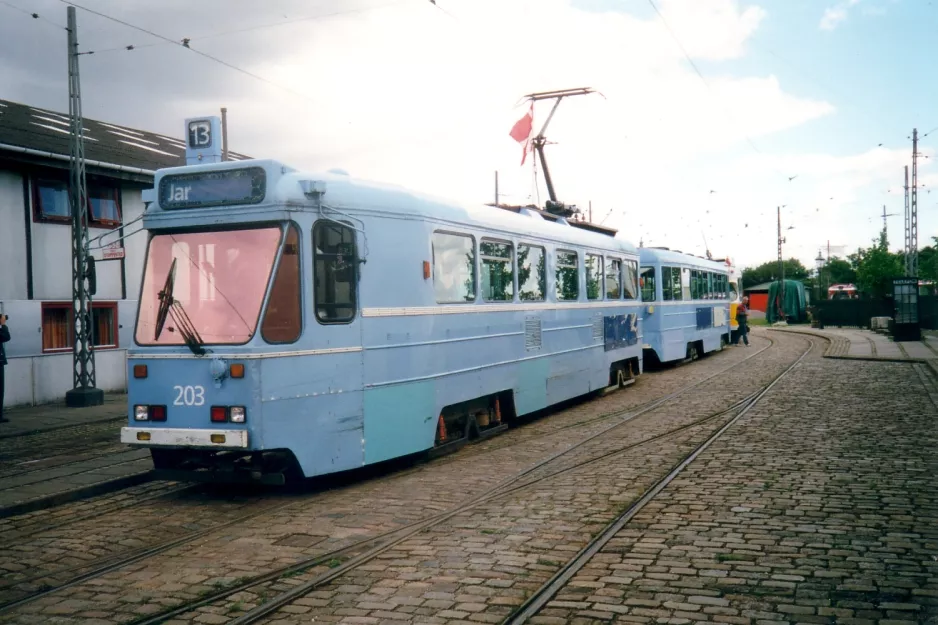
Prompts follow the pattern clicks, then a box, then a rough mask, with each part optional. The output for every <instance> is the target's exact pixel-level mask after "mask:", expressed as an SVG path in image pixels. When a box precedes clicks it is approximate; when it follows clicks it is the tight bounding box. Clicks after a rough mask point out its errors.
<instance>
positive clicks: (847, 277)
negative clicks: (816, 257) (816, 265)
mask: <svg viewBox="0 0 938 625" xmlns="http://www.w3.org/2000/svg"><path fill="white" fill-rule="evenodd" d="M823 275H824V280H823V282H824V284H828V285H831V284H854V283H856V281H857V272H856V269H854V268H853V265H851V264H850V262H849V261H846V260H844V259H843V258H839V257H837V256H834V257H833V258H831V259H830V261H828V262H827V264H825V265H824V269H823Z"/></svg>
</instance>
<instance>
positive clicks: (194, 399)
mask: <svg viewBox="0 0 938 625" xmlns="http://www.w3.org/2000/svg"><path fill="white" fill-rule="evenodd" d="M173 391H174V392H176V400H175V401H174V402H173V405H174V406H202V405H203V404H205V387H204V386H174V387H173Z"/></svg>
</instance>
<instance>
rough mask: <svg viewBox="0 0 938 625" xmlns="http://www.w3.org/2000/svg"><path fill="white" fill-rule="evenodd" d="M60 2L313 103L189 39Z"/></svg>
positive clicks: (73, 3) (71, 2)
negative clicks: (214, 54) (205, 50)
mask: <svg viewBox="0 0 938 625" xmlns="http://www.w3.org/2000/svg"><path fill="white" fill-rule="evenodd" d="M59 2H61V3H62V4H65V5H69V6H73V7H75V8H76V9H81V10H82V11H85V12H87V13H90V14H92V15H97V16H98V17H101V18H104V19H107V20H110V21H112V22H115V23H117V24H121V25H122V26H126V27H127V28H132V29H133V30H137V31H140V32H142V33H145V34H147V35H150V36H151V37H156V38H157V39H161V40H163V41H165V42H166V43H170V44H173V45H176V46H179V47H181V48H185V49H186V50H190V51H191V52H193V53H195V54H197V55H199V56H201V57H204V58H206V59H209V60H211V61H214V62H216V63H218V64H220V65H224V66H225V67H227V68H229V69H232V70H234V71H236V72H239V73H241V74H244V75H245V76H249V77H251V78H253V79H255V80H257V81H260V82H263V83H266V84H268V85H271V86H272V87H276V88H278V89H281V90H283V91H286V92H288V93H291V94H293V95H295V96H297V97H299V98H303V99H304V100H309V101H312V98H311V97H310V96H308V95H306V94H304V93H300V92H299V91H296V90H294V89H291V88H289V87H286V86H284V85H281V84H279V83H276V82H274V81H272V80H269V79H267V78H264V77H263V76H260V75H259V74H255V73H254V72H251V71H249V70H246V69H244V68H241V67H238V66H237V65H234V64H232V63H229V62H228V61H225V60H222V59H220V58H218V57H216V56H213V55H211V54H208V53H207V52H203V51H201V50H198V49H196V48H192V47H191V46H189V41H190V40H189V39H183V40H182V41H176V40H175V39H171V38H169V37H166V36H164V35H161V34H159V33H156V32H153V31H152V30H149V29H146V28H143V27H141V26H137V25H136V24H131V23H130V22H127V21H124V20H122V19H118V18H116V17H113V16H111V15H107V14H106V13H101V12H100V11H95V10H94V9H89V8H88V7H85V6H82V5H80V4H76V3H75V2H73V1H72V0H59ZM80 54H88V53H80Z"/></svg>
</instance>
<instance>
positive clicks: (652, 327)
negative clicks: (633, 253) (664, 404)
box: [640, 248, 730, 363]
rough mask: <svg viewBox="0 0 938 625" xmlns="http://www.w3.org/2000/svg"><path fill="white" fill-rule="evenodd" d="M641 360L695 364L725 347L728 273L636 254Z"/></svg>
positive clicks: (688, 259)
mask: <svg viewBox="0 0 938 625" xmlns="http://www.w3.org/2000/svg"><path fill="white" fill-rule="evenodd" d="M640 256H641V289H642V304H643V306H644V314H643V320H642V329H643V335H644V342H643V346H644V349H645V352H646V354H649V355H650V356H652V357H653V358H654V359H655V360H657V361H658V362H662V363H667V362H674V361H679V360H696V359H697V358H699V357H700V356H703V355H704V354H706V353H709V352H713V351H718V350H721V349H723V347H725V346H726V345H728V344H729V342H730V325H729V323H730V321H729V320H730V287H729V277H730V271H729V268H728V267H727V266H726V264H724V263H719V262H715V261H711V260H707V259H705V258H700V257H697V256H692V255H690V254H683V253H681V252H677V251H671V250H668V249H667V248H641V249H640Z"/></svg>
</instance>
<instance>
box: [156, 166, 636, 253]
mask: <svg viewBox="0 0 938 625" xmlns="http://www.w3.org/2000/svg"><path fill="white" fill-rule="evenodd" d="M252 166H253V167H263V168H264V169H265V171H267V173H268V192H267V197H266V199H265V201H264V202H263V203H262V204H261V205H260V206H266V207H268V208H269V207H272V206H274V205H277V204H279V205H284V204H285V205H288V206H290V207H291V208H293V209H294V210H295V208H296V207H308V208H309V209H310V210H313V209H315V206H316V204H315V203H314V201H313V200H311V199H310V198H308V197H307V196H306V195H305V194H304V192H303V188H302V186H301V183H302V182H304V181H316V182H323V183H325V186H326V192H325V194H324V195H323V196H322V203H323V205H324V206H326V207H333V208H336V209H339V210H342V211H348V212H356V213H361V212H384V213H390V214H398V215H408V216H414V217H421V218H425V219H431V220H434V221H437V222H443V223H449V224H452V227H454V228H458V227H460V226H462V227H467V228H476V229H483V230H485V229H487V230H493V231H495V232H499V231H500V232H501V233H503V234H504V235H506V236H508V235H521V236H524V235H528V236H533V237H536V238H540V239H545V240H549V241H554V242H557V243H560V244H563V243H568V244H570V245H578V246H582V247H590V248H598V249H605V250H616V251H619V252H621V253H624V254H633V255H636V256H637V255H638V248H637V247H636V246H635V245H634V244H633V243H631V242H629V241H628V240H626V239H624V238H620V237H619V236H615V237H612V236H609V235H606V234H599V233H597V232H591V231H589V230H586V229H583V228H577V227H574V226H571V225H569V224H567V223H564V222H562V221H559V222H554V221H549V220H547V219H544V218H543V217H541V216H540V215H539V214H537V213H536V212H534V211H521V212H520V213H515V212H512V211H507V210H503V209H501V208H496V207H493V206H486V205H484V204H482V203H479V204H473V203H467V202H458V201H454V200H451V199H447V198H441V197H437V196H434V195H431V194H427V193H422V192H418V191H415V190H412V189H408V188H406V187H403V186H399V185H393V184H389V183H382V182H377V181H371V180H365V179H360V178H354V177H352V176H350V175H348V174H346V173H345V172H343V171H341V170H330V171H327V172H315V173H310V172H301V171H297V170H295V169H293V168H291V167H289V166H286V165H284V164H283V163H281V162H279V161H275V160H250V161H240V162H237V163H228V162H225V163H217V164H206V165H196V166H191V167H174V168H171V169H164V170H160V171H159V172H157V175H156V186H157V187H159V184H160V180H161V179H162V178H163V177H164V176H168V175H172V174H182V173H195V172H199V171H217V170H221V169H236V168H241V167H252ZM233 208H235V207H225V208H224V209H223V210H226V211H231V210H232V209H233ZM213 210H214V209H211V208H206V209H199V212H200V213H202V214H204V212H203V211H213ZM162 213H163V215H164V216H166V215H167V213H174V214H178V215H180V216H182V214H184V213H188V214H194V211H192V210H167V211H162ZM494 235H495V233H494V232H493V236H494Z"/></svg>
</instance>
